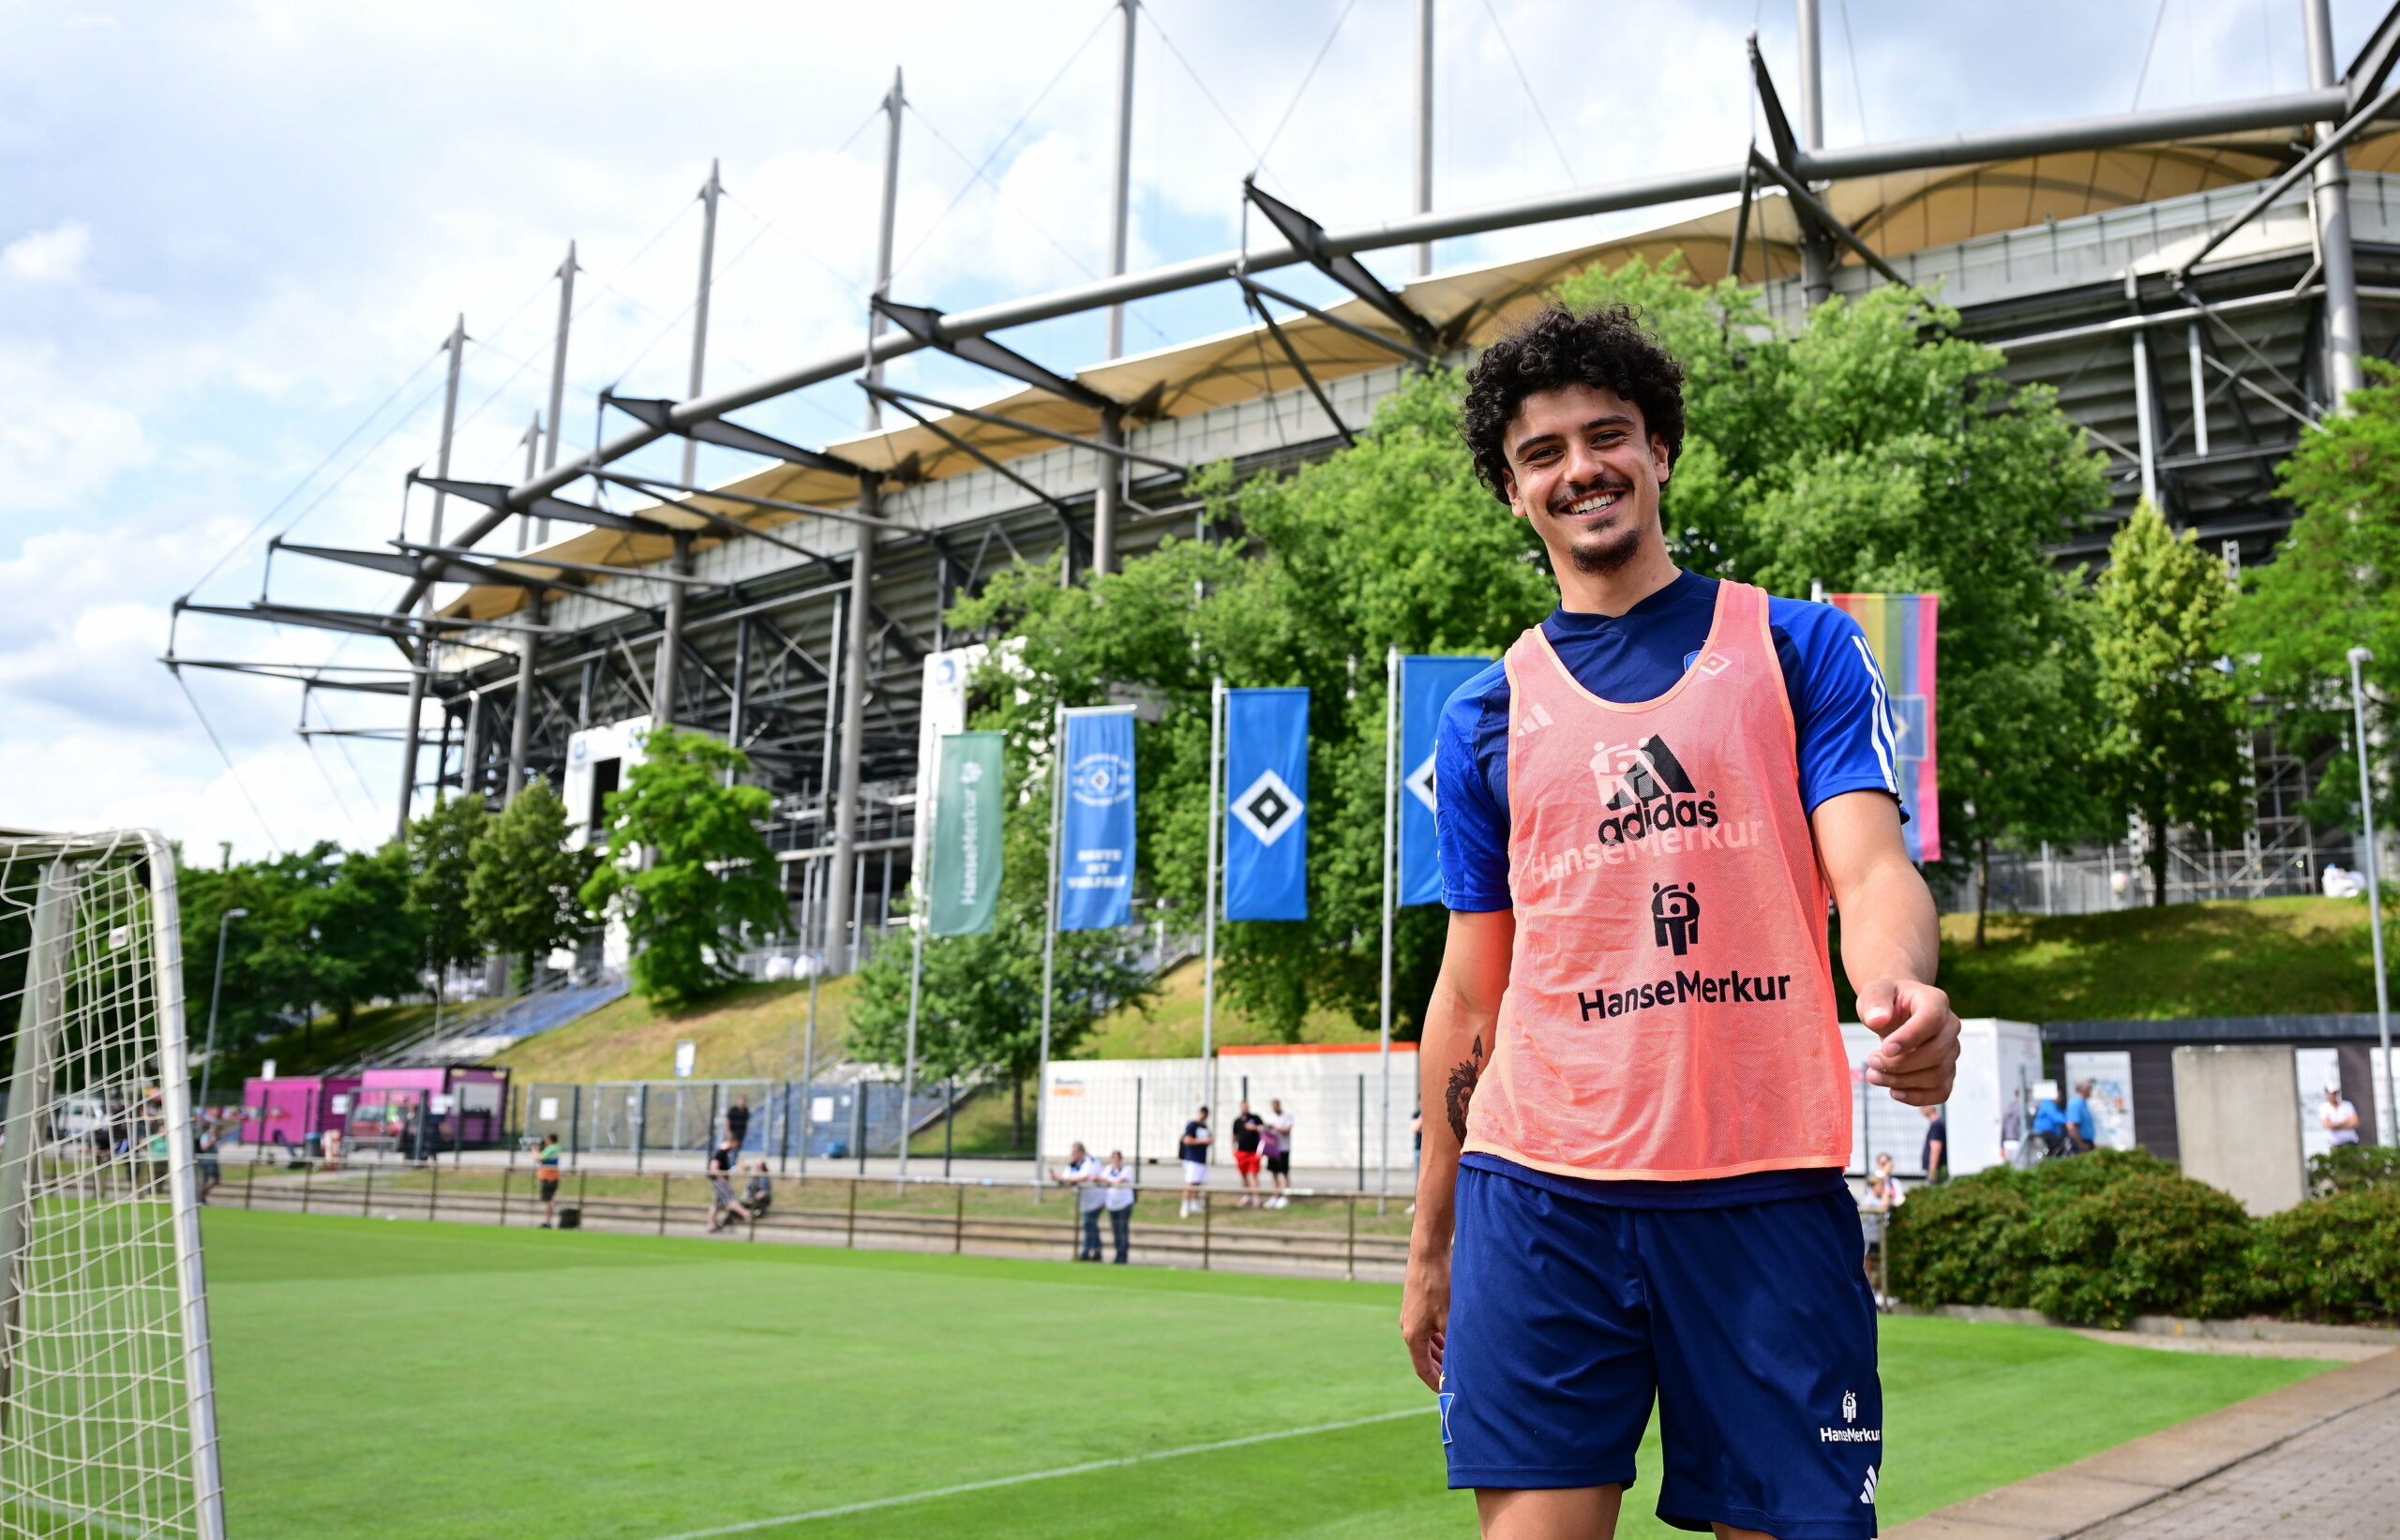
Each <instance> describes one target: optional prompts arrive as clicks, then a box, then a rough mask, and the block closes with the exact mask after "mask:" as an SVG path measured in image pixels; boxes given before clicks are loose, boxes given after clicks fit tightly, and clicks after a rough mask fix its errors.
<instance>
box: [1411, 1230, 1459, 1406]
mask: <svg viewBox="0 0 2400 1540" xmlns="http://www.w3.org/2000/svg"><path fill="white" fill-rule="evenodd" d="M1409 1250H1410V1255H1409V1258H1408V1277H1407V1280H1406V1282H1405V1283H1403V1285H1402V1288H1401V1294H1400V1335H1401V1339H1402V1340H1403V1341H1404V1342H1406V1343H1407V1344H1408V1361H1409V1362H1410V1363H1411V1364H1413V1365H1414V1366H1416V1368H1417V1377H1418V1379H1420V1380H1422V1381H1424V1382H1425V1388H1427V1389H1428V1390H1432V1391H1435V1392H1438V1391H1440V1390H1441V1388H1442V1344H1443V1338H1444V1335H1445V1334H1446V1333H1447V1331H1448V1327H1449V1321H1450V1255H1449V1248H1448V1247H1444V1248H1441V1250H1440V1251H1439V1252H1438V1253H1434V1254H1429V1255H1418V1254H1417V1247H1416V1246H1414V1245H1412V1246H1411V1247H1410V1248H1409Z"/></svg>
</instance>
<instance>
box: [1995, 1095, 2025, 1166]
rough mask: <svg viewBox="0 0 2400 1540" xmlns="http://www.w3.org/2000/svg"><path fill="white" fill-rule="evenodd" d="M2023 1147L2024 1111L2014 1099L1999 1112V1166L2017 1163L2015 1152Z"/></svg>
mask: <svg viewBox="0 0 2400 1540" xmlns="http://www.w3.org/2000/svg"><path fill="white" fill-rule="evenodd" d="M2024 1147H2025V1109H2024V1107H2023V1106H2022V1105H2021V1104H2020V1103H2019V1102H2018V1099H2016V1098H2014V1097H2011V1098H2010V1099H2009V1101H2008V1105H2007V1106H2005V1107H2003V1108H2002V1109H2001V1112H2000V1160H2001V1164H2003V1165H2007V1166H2013V1165H2015V1164H2016V1163H2017V1152H2018V1150H2020V1149H2023V1148H2024Z"/></svg>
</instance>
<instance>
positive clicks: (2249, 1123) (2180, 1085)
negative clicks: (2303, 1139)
mask: <svg viewBox="0 0 2400 1540" xmlns="http://www.w3.org/2000/svg"><path fill="white" fill-rule="evenodd" d="M2296 1084H2298V1083H2297V1082H2296V1080H2295V1079H2294V1070H2293V1062H2292V1051H2291V1050H2290V1049H2289V1048H2275V1047H2263V1046H2259V1047H2252V1046H2235V1047H2210V1048H2178V1049H2176V1050H2175V1121H2176V1124H2177V1132H2178V1134H2179V1136H2180V1137H2179V1139H2178V1143H2179V1144H2181V1145H2182V1146H2183V1174H2184V1175H2186V1176H2191V1177H2195V1178H2197V1179H2198V1180H2200V1181H2203V1182H2206V1183H2208V1184H2209V1185H2210V1186H2211V1187H2213V1188H2218V1189H2222V1190H2224V1191H2226V1192H2229V1193H2231V1194H2232V1195H2233V1196H2234V1197H2236V1198H2238V1199H2240V1200H2241V1202H2242V1206H2243V1207H2244V1208H2246V1209H2248V1210H2249V1211H2250V1212H2251V1213H2253V1214H2274V1213H2279V1212H2281V1211H2282V1210H2284V1209H2287V1208H2290V1207H2293V1206H2295V1205H2296V1204H2299V1203H2300V1201H2301V1200H2302V1199H2303V1198H2304V1197H2306V1196H2307V1192H2308V1184H2307V1171H2306V1167H2305V1166H2304V1165H2303V1162H2302V1159H2301V1152H2300V1126H2299V1124H2298V1122H2297V1121H2296V1120H2295V1119H2294V1117H2293V1115H2292V1106H2293V1098H2294V1097H2295V1096H2296V1095H2297V1094H2298V1093H2297V1092H2296V1091H2295V1089H2294V1087H2295V1085H2296Z"/></svg>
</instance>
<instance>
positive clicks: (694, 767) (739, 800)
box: [520, 727, 790, 1007]
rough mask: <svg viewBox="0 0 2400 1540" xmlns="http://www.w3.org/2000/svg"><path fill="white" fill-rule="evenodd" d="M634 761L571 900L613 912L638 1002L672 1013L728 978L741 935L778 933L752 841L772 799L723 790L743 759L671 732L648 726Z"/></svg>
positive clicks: (739, 788)
mask: <svg viewBox="0 0 2400 1540" xmlns="http://www.w3.org/2000/svg"><path fill="white" fill-rule="evenodd" d="M642 755H643V758H642V762H641V763H640V764H638V765H637V766H635V767H634V769H633V770H632V772H631V773H630V774H628V775H627V776H626V777H625V785H624V786H623V788H622V790H618V791H613V792H610V793H609V794H608V800H607V808H606V810H605V814H606V817H607V832H608V842H607V859H606V860H603V861H602V862H601V863H600V864H599V865H598V867H597V868H596V869H595V870H594V871H593V872H592V875H591V876H590V877H589V878H588V879H587V880H586V881H585V882H584V884H583V889H582V898H583V902H584V903H585V904H586V905H589V906H590V907H591V908H592V910H593V911H594V912H603V911H606V910H607V909H608V908H609V906H610V905H615V907H616V910H617V912H618V913H619V914H621V915H622V917H623V919H624V921H625V928H626V930H627V932H628V933H629V934H631V936H632V938H633V943H634V959H633V964H632V968H631V970H630V971H631V973H632V976H633V984H634V988H635V989H636V990H637V991H638V992H640V994H641V995H642V997H643V998H644V999H646V1000H650V1001H652V1002H655V1003H657V1004H661V1005H666V1006H670V1007H671V1006H680V1005H683V1004H687V1003H689V1002H691V1001H695V1000H699V999H703V998H706V997H707V996H708V995H710V994H715V993H716V992H717V991H719V990H721V989H723V988H725V987H726V986H727V984H730V983H732V982H733V981H734V980H735V979H738V978H739V977H740V975H738V974H736V973H735V972H734V971H733V970H732V969H731V968H729V967H727V965H726V963H725V954H726V953H727V951H729V950H731V949H733V947H734V946H735V945H737V944H738V934H739V930H740V928H741V927H742V926H744V925H751V926H757V928H759V929H760V930H764V931H769V932H780V931H782V930H783V929H784V928H785V926H786V925H787V923H788V922H789V920H790V912H789V910H788V909H787V906H786V905H785V903H784V896H783V891H782V890H781V888H780V887H778V886H777V884H776V880H775V857H774V852H773V851H772V850H770V849H768V848H767V842H766V840H765V839H764V838H763V837H761V836H760V834H759V832H758V825H759V824H760V823H761V822H763V821H764V820H765V819H766V818H767V817H768V815H769V814H770V813H771V812H772V800H771V799H770V798H769V797H768V795H767V793H766V792H765V791H764V790H763V789H761V788H759V787H757V786H747V785H727V779H728V772H731V773H733V774H739V773H741V772H742V771H744V770H748V769H749V768H750V756H749V755H746V754H744V753H742V751H741V750H740V749H737V748H735V747H733V746H732V745H731V744H728V743H723V742H720V741H718V740H715V739H713V738H710V737H708V736H706V735H705V734H701V733H695V732H686V731H683V730H682V729H680V728H675V727H653V728H652V729H651V731H650V734H649V736H648V737H647V738H645V739H644V740H643V741H642ZM520 795H521V794H520Z"/></svg>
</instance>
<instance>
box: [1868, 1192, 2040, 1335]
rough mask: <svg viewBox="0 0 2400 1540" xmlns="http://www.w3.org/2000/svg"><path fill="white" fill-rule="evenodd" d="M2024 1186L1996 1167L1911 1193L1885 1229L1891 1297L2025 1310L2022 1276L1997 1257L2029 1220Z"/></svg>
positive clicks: (2019, 1235) (1925, 1301) (2020, 1232)
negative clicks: (1889, 1251)
mask: <svg viewBox="0 0 2400 1540" xmlns="http://www.w3.org/2000/svg"><path fill="white" fill-rule="evenodd" d="M2027 1185H2028V1184H2026V1182H2025V1181H2024V1179H2023V1178H2022V1176H2021V1175H2020V1174H2018V1173H2017V1172H2013V1171H2010V1170H2008V1169H2007V1168H2005V1167H2000V1168H1996V1169H1994V1170H1992V1171H1988V1172H1984V1173H1982V1174H1978V1175H1974V1176H1965V1177H1961V1178H1959V1179H1958V1180H1957V1181H1955V1182H1950V1183H1948V1184H1946V1185H1943V1186H1939V1187H1922V1188H1918V1189H1915V1190H1914V1191H1913V1192H1911V1193H1910V1194H1909V1197H1908V1202H1907V1203H1905V1204H1902V1205H1901V1206H1900V1209H1899V1212H1898V1214H1897V1215H1895V1216H1894V1219H1893V1223H1892V1228H1891V1232H1890V1234H1891V1265H1892V1292H1893V1293H1896V1294H1898V1296H1899V1297H1900V1298H1902V1299H1905V1300H1908V1301H1910V1302H1911V1303H1913V1304H1943V1305H2003V1306H2015V1307H2018V1308H2022V1307H2023V1305H2024V1303H2025V1301H2024V1300H2023V1299H2022V1298H2021V1297H2019V1296H2020V1295H2021V1294H2022V1293H2023V1288H2022V1284H2023V1278H2024V1275H2023V1273H2022V1272H2021V1271H2020V1270H2018V1269H2015V1268H2012V1267H2009V1266H2006V1265H2004V1264H2000V1263H1999V1260H1998V1259H2000V1258H2001V1257H2002V1256H2003V1254H2004V1253H2005V1252H2007V1250H2008V1249H2009V1248H2010V1247H2011V1246H2012V1245H2013V1244H2014V1243H2015V1242H2016V1240H2017V1239H2018V1238H2019V1237H2021V1236H2022V1235H2023V1234H2024V1233H2026V1232H2027V1230H2028V1228H2029V1223H2030V1221H2031V1220H2032V1219H2033V1206H2032V1205H2031V1204H2028V1203H2027V1202H2026V1201H2025V1194H2024V1191H2023V1189H2024V1188H2025V1187H2026V1186H2027Z"/></svg>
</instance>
